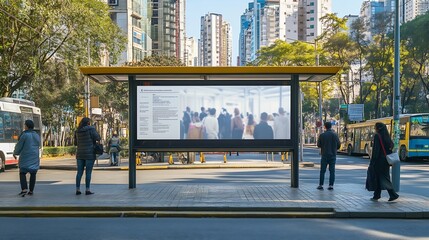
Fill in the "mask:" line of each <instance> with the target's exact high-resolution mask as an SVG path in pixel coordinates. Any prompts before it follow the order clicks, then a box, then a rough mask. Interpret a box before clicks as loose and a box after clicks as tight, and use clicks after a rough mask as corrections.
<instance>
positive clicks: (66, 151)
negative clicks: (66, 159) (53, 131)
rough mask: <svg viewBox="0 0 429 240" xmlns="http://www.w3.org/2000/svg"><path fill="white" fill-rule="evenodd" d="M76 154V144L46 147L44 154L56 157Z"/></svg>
mask: <svg viewBox="0 0 429 240" xmlns="http://www.w3.org/2000/svg"><path fill="white" fill-rule="evenodd" d="M74 154H76V146H67V147H44V148H43V153H42V155H43V156H49V157H56V156H64V155H74Z"/></svg>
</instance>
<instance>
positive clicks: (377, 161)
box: [369, 122, 399, 201]
mask: <svg viewBox="0 0 429 240" xmlns="http://www.w3.org/2000/svg"><path fill="white" fill-rule="evenodd" d="M375 131H376V134H375V135H374V139H373V147H372V154H371V161H370V163H369V165H370V167H373V168H374V173H375V179H374V180H375V181H376V182H375V186H376V187H375V191H374V196H373V197H372V198H371V200H372V201H377V200H378V199H380V198H381V190H387V192H388V193H389V196H390V198H389V201H394V200H396V199H397V198H398V197H399V195H398V194H397V193H396V192H395V190H394V189H393V185H392V182H391V181H390V173H389V170H390V165H389V163H388V162H387V160H386V154H391V153H392V149H393V146H394V144H393V141H392V139H390V136H389V132H388V131H387V127H386V125H385V124H384V123H381V122H378V123H376V124H375ZM383 148H384V150H383Z"/></svg>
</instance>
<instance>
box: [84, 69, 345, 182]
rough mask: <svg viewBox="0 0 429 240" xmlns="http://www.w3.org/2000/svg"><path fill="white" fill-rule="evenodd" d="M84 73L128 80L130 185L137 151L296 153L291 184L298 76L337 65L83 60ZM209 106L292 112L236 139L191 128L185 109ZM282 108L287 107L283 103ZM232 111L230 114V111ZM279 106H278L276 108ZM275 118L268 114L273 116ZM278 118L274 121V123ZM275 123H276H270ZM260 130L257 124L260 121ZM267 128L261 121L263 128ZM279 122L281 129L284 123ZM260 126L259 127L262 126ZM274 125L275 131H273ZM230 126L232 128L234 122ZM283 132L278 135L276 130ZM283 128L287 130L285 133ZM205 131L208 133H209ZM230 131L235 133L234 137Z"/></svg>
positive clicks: (262, 113) (259, 115) (316, 77)
mask: <svg viewBox="0 0 429 240" xmlns="http://www.w3.org/2000/svg"><path fill="white" fill-rule="evenodd" d="M80 70H81V72H82V73H83V74H84V75H85V76H87V77H89V78H90V79H92V80H94V81H95V82H98V83H100V84H105V83H110V82H126V83H128V86H129V96H128V97H129V188H135V187H136V153H137V152H138V151H142V152H148V151H149V152H175V151H182V152H219V151H220V152H228V151H240V152H291V153H292V159H291V187H293V188H297V187H298V186H299V169H298V168H299V159H298V153H299V140H300V139H301V138H300V135H299V134H300V132H299V127H298V126H299V121H300V120H299V119H300V109H299V106H300V101H301V99H300V86H299V84H300V82H321V81H323V80H325V79H328V78H330V77H332V76H334V75H335V74H337V72H338V71H339V70H340V68H339V67H324V66H323V67H322V66H317V67H296V66H293V67H292V66H288V67H81V68H80ZM189 106H193V109H199V107H201V106H206V107H208V108H210V110H209V115H211V116H210V117H211V119H213V117H215V118H216V117H217V119H218V121H219V122H218V123H219V124H218V127H219V126H220V125H221V124H220V123H221V122H220V120H219V118H220V117H221V115H225V116H228V117H227V118H229V119H231V115H228V114H229V113H231V112H234V111H236V109H240V110H241V117H242V118H243V119H244V118H247V117H248V116H249V115H252V116H253V115H254V116H255V118H256V119H257V122H260V123H262V122H268V121H266V120H267V115H271V114H270V113H273V115H279V114H277V109H278V111H279V113H280V115H282V116H283V115H284V116H283V117H284V118H285V119H287V120H286V121H285V124H284V125H283V126H281V127H277V126H275V125H274V126H271V130H273V133H272V134H271V135H270V134H268V135H267V134H266V133H267V132H269V131H263V133H262V135H261V134H256V133H253V136H252V139H243V138H234V133H232V135H231V133H230V132H229V133H224V132H222V131H223V130H227V128H223V130H217V131H218V132H216V133H217V134H216V136H215V137H210V134H208V133H207V132H208V128H209V127H208V126H209V124H208V122H209V120H208V119H209V118H207V119H206V120H203V122H204V124H207V126H205V125H204V127H203V129H204V130H203V131H202V132H204V134H201V137H199V138H198V139H195V138H191V135H190V134H189V135H188V132H189V129H188V128H189V127H190V125H189V124H188V123H187V122H186V120H185V116H186V114H187V112H186V109H189ZM280 109H281V110H280ZM228 112H229V113H228ZM274 112H276V113H274ZM268 120H269V119H268ZM274 124H275V123H274ZM268 128H270V127H268ZM255 129H256V127H255ZM260 129H261V128H259V130H260ZM279 129H280V134H279V133H277V132H279V131H278V130H279ZM259 130H255V132H261V131H259ZM271 130H270V131H271ZM231 131H234V129H232V130H231ZM276 133H277V134H276ZM283 133H284V134H283ZM203 135H204V136H203ZM231 136H232V137H231Z"/></svg>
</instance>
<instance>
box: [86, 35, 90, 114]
mask: <svg viewBox="0 0 429 240" xmlns="http://www.w3.org/2000/svg"><path fill="white" fill-rule="evenodd" d="M87 51H88V66H90V65H91V40H90V39H89V38H88V46H87ZM90 108H91V89H90V87H89V77H86V82H85V117H87V118H89V119H91V110H90Z"/></svg>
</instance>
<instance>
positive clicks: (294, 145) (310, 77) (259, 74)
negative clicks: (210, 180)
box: [80, 66, 340, 189]
mask: <svg viewBox="0 0 429 240" xmlns="http://www.w3.org/2000/svg"><path fill="white" fill-rule="evenodd" d="M80 70H81V72H82V73H83V74H84V75H86V76H88V77H90V78H91V79H93V80H94V81H96V82H98V83H101V84H103V83H108V82H114V81H117V82H128V86H129V121H130V122H129V127H130V129H129V188H130V189H133V188H136V152H137V151H148V150H156V151H160V152H170V151H172V148H170V147H169V146H168V145H167V146H162V145H160V146H159V147H156V148H153V149H149V148H145V147H144V146H142V144H140V143H139V144H138V141H137V86H138V85H139V84H143V83H142V81H143V82H144V81H148V80H150V81H183V80H186V81H192V82H195V86H198V84H199V83H201V82H203V81H243V83H245V82H246V81H256V80H258V81H259V82H260V83H264V81H266V82H270V81H271V82H272V81H278V82H287V83H289V84H284V85H282V86H290V87H291V97H290V101H291V109H290V110H291V113H290V124H291V139H290V140H288V141H285V142H284V143H285V144H284V145H282V146H280V145H279V146H270V147H267V146H263V145H262V144H263V143H264V141H270V140H262V141H260V142H259V141H258V142H259V144H260V145H259V146H253V147H246V146H242V147H237V146H235V147H231V148H228V147H221V148H209V147H207V148H195V147H188V148H186V147H185V148H180V150H185V151H186V150H188V151H194V150H201V151H217V150H223V151H228V150H233V151H271V152H272V151H290V152H292V160H291V187H293V188H298V186H299V169H298V168H299V160H298V153H299V139H300V136H299V129H298V127H292V126H298V123H299V104H298V103H299V101H300V87H299V83H300V82H321V81H323V80H325V79H327V78H330V77H332V76H334V75H335V74H337V72H338V71H339V70H340V67H319V66H318V67H81V68H80ZM242 85H243V84H240V85H238V86H242ZM186 141H189V140H186ZM226 141H228V140H226ZM237 141H243V140H237ZM252 141H254V140H252ZM271 141H274V140H271ZM159 143H160V144H162V142H159ZM173 150H175V149H173ZM177 150H179V149H177Z"/></svg>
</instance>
